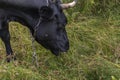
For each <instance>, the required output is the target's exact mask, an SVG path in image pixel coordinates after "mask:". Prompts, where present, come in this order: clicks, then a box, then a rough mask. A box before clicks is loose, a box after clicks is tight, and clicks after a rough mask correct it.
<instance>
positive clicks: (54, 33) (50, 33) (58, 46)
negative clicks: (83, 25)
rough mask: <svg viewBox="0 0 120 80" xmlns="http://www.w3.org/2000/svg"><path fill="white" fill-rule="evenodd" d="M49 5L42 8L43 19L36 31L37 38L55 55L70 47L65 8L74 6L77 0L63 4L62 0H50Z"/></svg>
mask: <svg viewBox="0 0 120 80" xmlns="http://www.w3.org/2000/svg"><path fill="white" fill-rule="evenodd" d="M48 1H49V5H48V6H43V7H41V9H40V16H41V21H40V24H39V26H38V28H37V31H36V37H35V38H36V40H37V42H38V43H40V44H41V45H42V46H44V47H45V48H47V49H50V50H51V52H52V53H53V54H55V55H59V53H60V52H66V51H67V50H68V49H69V40H68V37H67V33H66V30H65V25H66V24H67V19H66V17H65V14H64V13H63V9H66V8H69V7H73V6H74V5H75V4H76V1H73V2H72V3H68V4H61V2H60V0H48Z"/></svg>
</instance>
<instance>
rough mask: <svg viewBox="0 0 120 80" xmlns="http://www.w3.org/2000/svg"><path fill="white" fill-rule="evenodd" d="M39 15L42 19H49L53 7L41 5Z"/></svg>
mask: <svg viewBox="0 0 120 80" xmlns="http://www.w3.org/2000/svg"><path fill="white" fill-rule="evenodd" d="M40 16H41V17H42V18H44V19H50V18H51V17H52V16H53V9H52V8H50V7H48V6H43V7H41V9H40Z"/></svg>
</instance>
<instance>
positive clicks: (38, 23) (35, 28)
mask: <svg viewBox="0 0 120 80" xmlns="http://www.w3.org/2000/svg"><path fill="white" fill-rule="evenodd" d="M46 2H47V6H49V0H46ZM38 11H39V14H40V8H39V9H38ZM39 16H40V15H39ZM41 21H42V18H41V16H40V17H39V19H38V22H37V24H36V25H35V26H34V33H33V36H34V37H35V35H36V32H37V30H38V27H39V25H40V23H41Z"/></svg>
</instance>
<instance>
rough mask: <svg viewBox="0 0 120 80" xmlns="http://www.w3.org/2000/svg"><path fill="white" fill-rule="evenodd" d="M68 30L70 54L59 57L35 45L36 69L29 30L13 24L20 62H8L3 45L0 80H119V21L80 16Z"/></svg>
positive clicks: (12, 30) (0, 48)
mask: <svg viewBox="0 0 120 80" xmlns="http://www.w3.org/2000/svg"><path fill="white" fill-rule="evenodd" d="M66 30H67V32H68V36H69V40H70V50H69V51H68V52H67V53H62V54H61V55H60V56H59V57H56V56H54V55H52V54H51V52H50V51H48V50H46V49H44V48H43V47H42V46H40V45H39V44H37V43H35V47H36V52H37V56H38V64H39V66H38V67H35V65H34V64H33V63H32V53H33V51H32V48H31V38H30V34H29V31H28V29H27V28H25V27H23V26H22V25H20V24H19V23H13V22H12V23H10V32H11V43H12V48H13V50H14V53H15V54H16V56H17V60H16V61H14V62H11V63H6V62H5V58H6V56H5V49H4V48H5V47H4V44H3V43H2V41H0V80H120V20H119V19H113V18H112V19H109V21H106V20H104V19H102V18H99V17H85V16H81V17H80V18H79V20H78V21H74V22H70V23H69V24H68V25H67V27H66Z"/></svg>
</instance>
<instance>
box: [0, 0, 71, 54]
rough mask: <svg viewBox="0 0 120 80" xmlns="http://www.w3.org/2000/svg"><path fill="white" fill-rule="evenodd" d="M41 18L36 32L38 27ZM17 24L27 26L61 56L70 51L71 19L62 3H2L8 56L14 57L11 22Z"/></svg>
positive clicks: (1, 33) (1, 31)
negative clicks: (68, 34)
mask: <svg viewBox="0 0 120 80" xmlns="http://www.w3.org/2000/svg"><path fill="white" fill-rule="evenodd" d="M40 17H41V18H42V19H41V23H40V24H39V25H38V27H37V30H36V32H35V26H36V24H37V23H38V21H39V18H40ZM10 21H17V22H19V23H21V24H23V25H25V26H27V27H28V28H29V29H30V31H31V33H32V34H34V33H36V35H35V36H34V38H35V40H36V41H37V42H38V43H40V44H41V45H42V46H44V47H45V48H46V49H49V50H50V51H51V52H52V53H53V54H55V55H59V53H60V52H66V51H67V50H68V49H69V41H68V38H67V33H66V30H65V25H66V24H67V19H66V17H65V15H64V13H63V11H62V8H61V7H60V0H56V2H52V0H49V6H47V3H46V0H0V37H1V39H2V41H3V42H4V43H5V47H6V52H7V56H8V55H12V54H13V51H12V49H11V45H10V34H9V27H8V23H9V22H10Z"/></svg>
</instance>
